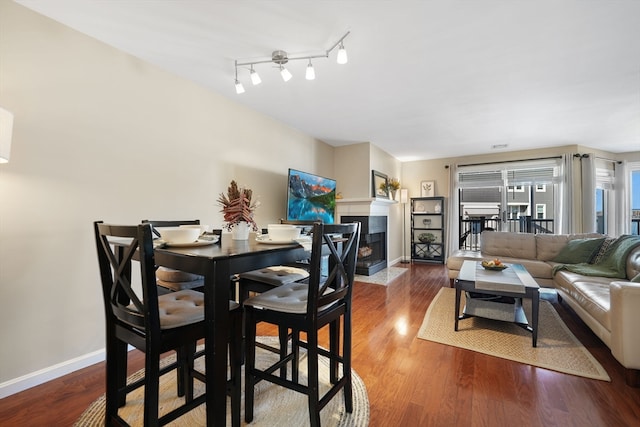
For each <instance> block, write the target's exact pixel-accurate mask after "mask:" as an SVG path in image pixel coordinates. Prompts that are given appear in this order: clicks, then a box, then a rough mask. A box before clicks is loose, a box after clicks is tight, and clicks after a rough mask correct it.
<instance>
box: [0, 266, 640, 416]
mask: <svg viewBox="0 0 640 427" xmlns="http://www.w3.org/2000/svg"><path fill="white" fill-rule="evenodd" d="M399 266H402V265H399ZM407 267H408V268H409V271H408V272H407V273H406V274H403V275H402V276H400V277H399V278H398V279H396V280H395V281H394V282H392V283H391V284H390V285H389V286H380V285H374V284H369V283H357V285H356V287H355V289H354V322H353V327H354V344H353V366H354V369H355V370H356V372H357V373H358V375H360V377H361V378H362V379H363V380H364V382H365V384H366V386H367V391H368V394H369V401H370V411H371V422H370V426H372V427H373V426H385V427H386V426H491V427H495V426H513V425H519V426H580V427H584V426H603V427H604V426H607V427H611V426H638V425H640V389H638V388H631V387H628V386H626V385H625V383H624V378H623V375H624V374H623V369H622V367H621V366H620V365H619V364H618V362H617V361H616V360H615V359H614V358H613V356H611V353H610V351H609V349H608V348H607V347H606V346H605V345H604V344H603V343H602V342H601V341H600V340H599V339H598V338H597V337H596V336H595V335H594V334H593V333H591V332H590V331H589V329H588V328H587V327H586V326H585V325H584V324H583V323H582V322H581V321H580V320H579V319H578V318H577V316H575V315H574V314H573V313H572V312H571V311H570V309H568V308H567V306H566V305H558V304H557V303H556V304H554V306H555V308H556V310H557V311H558V313H559V314H560V316H561V317H562V319H563V320H564V321H565V323H566V324H567V325H568V326H569V328H570V329H571V331H572V332H573V333H574V334H575V335H576V336H577V337H578V339H579V340H580V341H581V342H582V343H583V344H584V345H585V346H586V347H587V348H588V349H589V350H590V351H591V353H592V354H593V355H594V357H595V358H596V359H598V361H599V362H600V363H601V364H602V365H603V366H604V368H605V369H606V370H607V372H608V373H609V376H610V377H611V382H610V383H608V382H604V381H597V380H590V379H586V378H580V377H575V376H571V375H566V374H561V373H556V372H553V371H549V370H545V369H540V368H534V367H531V366H528V365H521V364H519V363H515V362H510V361H507V360H503V359H498V358H495V357H491V356H487V355H483V354H479V353H474V352H471V351H468V350H462V349H457V348H454V347H449V346H445V345H442V344H438V343H433V342H430V341H425V340H421V339H418V338H416V333H417V332H418V329H419V327H420V325H421V324H422V320H423V318H424V314H425V312H426V310H427V307H428V306H429V303H430V302H431V300H432V299H433V297H434V296H435V294H436V293H437V291H438V289H439V288H440V287H443V286H448V279H447V272H446V269H445V268H444V267H443V266H431V265H407ZM639 326H640V325H639ZM260 332H261V333H263V334H267V333H271V332H273V331H270V330H268V329H263V330H262V331H260ZM141 367H142V358H141V357H140V356H139V355H138V356H137V357H134V363H132V366H131V371H135V370H137V369H140V368H141ZM103 369H104V364H103V363H99V364H97V365H94V366H91V367H89V368H86V369H83V370H81V371H78V372H75V373H72V374H70V375H67V376H65V377H62V378H59V379H57V380H54V381H51V382H49V383H47V384H43V385H40V386H38V387H34V388H32V389H30V390H26V391H24V392H22V393H18V394H16V395H13V396H9V397H7V398H5V399H2V400H0V425H2V426H5V425H6V426H70V425H72V424H73V423H74V422H75V420H76V419H77V418H78V416H79V415H80V414H81V413H82V411H84V409H85V408H86V407H87V406H88V405H89V404H90V403H91V402H92V401H93V400H95V399H96V398H97V397H99V396H100V395H101V394H102V393H103V390H104V375H103Z"/></svg>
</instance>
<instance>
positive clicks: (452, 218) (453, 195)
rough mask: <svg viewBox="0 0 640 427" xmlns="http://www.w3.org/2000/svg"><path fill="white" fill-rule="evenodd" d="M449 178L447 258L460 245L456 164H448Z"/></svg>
mask: <svg viewBox="0 0 640 427" xmlns="http://www.w3.org/2000/svg"><path fill="white" fill-rule="evenodd" d="M448 172H449V173H448V178H449V203H448V205H449V206H448V210H447V211H446V212H448V215H447V253H446V254H445V256H446V257H447V258H448V257H449V255H450V254H452V253H453V252H455V251H457V250H458V247H459V246H460V240H459V237H458V236H460V229H459V221H458V218H460V212H459V206H460V203H459V200H458V183H457V176H458V173H457V166H456V165H449V169H448Z"/></svg>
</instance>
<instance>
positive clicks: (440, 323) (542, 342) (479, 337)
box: [418, 288, 611, 381]
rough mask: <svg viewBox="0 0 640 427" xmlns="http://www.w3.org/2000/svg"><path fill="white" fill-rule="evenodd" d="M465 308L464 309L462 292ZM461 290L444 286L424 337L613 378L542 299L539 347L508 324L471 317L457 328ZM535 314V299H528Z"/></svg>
mask: <svg viewBox="0 0 640 427" xmlns="http://www.w3.org/2000/svg"><path fill="white" fill-rule="evenodd" d="M462 295H463V296H462V303H461V304H460V307H461V310H462V307H464V293H463V294H462ZM454 306H455V290H454V289H453V288H442V289H440V291H439V292H438V294H437V295H436V297H435V298H434V299H433V301H432V302H431V305H430V306H429V309H428V310H427V314H426V315H425V317H424V321H423V322H422V326H421V327H420V330H419V331H418V338H421V339H424V340H429V341H435V342H438V343H442V344H447V345H451V346H455V347H461V348H466V349H468V350H473V351H477V352H480V353H485V354H489V355H491V356H496V357H500V358H503V359H509V360H514V361H516V362H520V363H525V364H528V365H532V366H537V367H540V368H545V369H551V370H554V371H558V372H563V373H567V374H572V375H578V376H582V377H587V378H593V379H597V380H603V381H611V379H610V378H609V375H608V374H607V372H606V371H605V370H604V368H603V367H602V365H600V363H598V361H597V360H596V359H595V358H594V357H593V356H592V355H591V353H589V351H588V350H587V349H586V348H585V347H584V346H583V345H582V344H581V343H580V341H578V339H577V338H576V337H575V336H574V335H573V334H572V333H571V331H569V329H568V328H567V326H566V325H565V324H564V322H563V321H562V320H561V319H560V316H559V315H558V313H557V312H556V311H555V309H554V308H553V306H552V305H551V303H549V302H548V301H544V300H541V301H540V312H539V316H540V317H539V321H538V346H537V347H535V348H534V347H532V346H531V333H529V332H527V331H525V330H524V329H522V328H521V327H519V326H517V325H515V324H513V323H508V322H500V321H496V320H489V319H482V318H477V317H471V318H468V319H464V320H460V322H459V324H458V332H455V331H454V330H453V328H454V316H453V311H454ZM523 306H524V308H525V312H526V313H527V317H528V318H530V317H529V316H530V313H531V301H530V300H526V299H525V300H523Z"/></svg>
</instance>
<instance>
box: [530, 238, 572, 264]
mask: <svg viewBox="0 0 640 427" xmlns="http://www.w3.org/2000/svg"><path fill="white" fill-rule="evenodd" d="M568 241H569V236H568V235H567V234H536V256H537V258H538V259H539V260H540V261H551V260H553V258H555V257H556V255H558V254H559V253H560V251H561V250H562V248H564V247H565V246H567V242H568Z"/></svg>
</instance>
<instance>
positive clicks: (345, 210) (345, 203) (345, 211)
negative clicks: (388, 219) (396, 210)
mask: <svg viewBox="0 0 640 427" xmlns="http://www.w3.org/2000/svg"><path fill="white" fill-rule="evenodd" d="M397 203H398V202H397V201H395V200H390V199H378V198H373V197H370V198H358V199H337V200H336V213H337V215H336V216H337V217H338V218H340V217H341V216H389V208H390V207H391V206H392V205H395V204H397Z"/></svg>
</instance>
